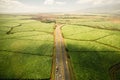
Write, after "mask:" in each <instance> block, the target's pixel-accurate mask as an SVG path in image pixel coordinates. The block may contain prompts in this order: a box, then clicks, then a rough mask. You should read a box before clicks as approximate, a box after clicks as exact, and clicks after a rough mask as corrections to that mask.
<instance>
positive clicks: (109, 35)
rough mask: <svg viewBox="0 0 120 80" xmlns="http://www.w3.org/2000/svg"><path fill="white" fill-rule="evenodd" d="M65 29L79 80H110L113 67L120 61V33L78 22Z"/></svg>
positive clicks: (68, 47) (65, 35)
mask: <svg viewBox="0 0 120 80" xmlns="http://www.w3.org/2000/svg"><path fill="white" fill-rule="evenodd" d="M62 32H63V36H64V38H65V44H66V48H67V50H68V54H69V56H70V60H71V64H72V67H73V72H74V75H75V78H76V80H110V75H109V74H110V73H109V69H110V67H111V66H113V65H114V64H117V63H119V62H120V37H119V35H120V32H119V31H114V30H113V31H112V30H106V29H97V28H92V27H86V26H78V25H65V26H63V28H62ZM116 75H117V76H118V75H119V73H117V74H116ZM118 78H119V77H118ZM118 80H119V79H118Z"/></svg>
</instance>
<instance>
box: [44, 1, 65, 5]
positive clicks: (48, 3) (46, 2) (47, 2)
mask: <svg viewBox="0 0 120 80" xmlns="http://www.w3.org/2000/svg"><path fill="white" fill-rule="evenodd" d="M44 4H45V5H55V4H58V5H64V4H66V2H62V1H61V2H60V1H55V0H45V1H44Z"/></svg>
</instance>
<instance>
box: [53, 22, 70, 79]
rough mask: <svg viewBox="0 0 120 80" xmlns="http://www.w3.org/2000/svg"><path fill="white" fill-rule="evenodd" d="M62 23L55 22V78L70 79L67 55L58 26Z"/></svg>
mask: <svg viewBox="0 0 120 80" xmlns="http://www.w3.org/2000/svg"><path fill="white" fill-rule="evenodd" d="M61 27H62V25H60V24H57V27H56V29H55V32H54V35H55V52H56V63H55V65H56V70H55V80H70V72H69V68H68V64H67V55H66V50H65V45H64V41H63V37H62V33H61V30H60V28H61Z"/></svg>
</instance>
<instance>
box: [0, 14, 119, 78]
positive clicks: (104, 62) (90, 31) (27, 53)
mask: <svg viewBox="0 0 120 80" xmlns="http://www.w3.org/2000/svg"><path fill="white" fill-rule="evenodd" d="M110 17H111V16H108V15H107V16H104V15H102V16H100V15H93V16H85V15H77V16H72V15H69V16H65V15H58V16H57V18H56V19H55V20H56V22H57V23H61V24H63V25H64V26H63V27H62V28H61V30H62V34H63V37H64V41H65V46H66V50H67V52H68V57H69V59H70V65H71V67H72V68H71V69H72V71H73V73H72V74H73V76H74V78H75V80H111V79H110V78H111V77H113V76H111V75H110V74H113V73H112V72H111V70H112V69H111V67H113V65H115V64H118V63H120V23H116V22H112V21H111V20H110ZM38 19H39V18H38ZM43 20H44V19H43ZM54 25H55V24H54V23H46V22H44V21H43V22H41V21H39V20H33V15H31V16H30V15H0V64H1V65H0V79H44V80H46V79H47V80H49V79H50V78H51V71H52V61H53V51H54V50H53V48H54V36H53V33H54V29H55V27H54ZM115 67H116V66H115ZM113 71H114V70H113ZM52 76H54V75H52ZM115 78H116V80H120V69H118V70H117V71H115Z"/></svg>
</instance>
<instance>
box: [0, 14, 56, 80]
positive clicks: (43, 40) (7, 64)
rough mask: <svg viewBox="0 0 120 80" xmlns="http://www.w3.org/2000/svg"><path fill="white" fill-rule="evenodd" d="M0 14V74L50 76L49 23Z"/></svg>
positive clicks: (17, 76) (8, 77)
mask: <svg viewBox="0 0 120 80" xmlns="http://www.w3.org/2000/svg"><path fill="white" fill-rule="evenodd" d="M31 17H32V16H18V15H17V16H14V15H0V64H1V65H0V78H5V79H50V76H51V69H52V55H53V26H54V24H53V23H42V22H40V21H35V20H31V19H30V18H31Z"/></svg>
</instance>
